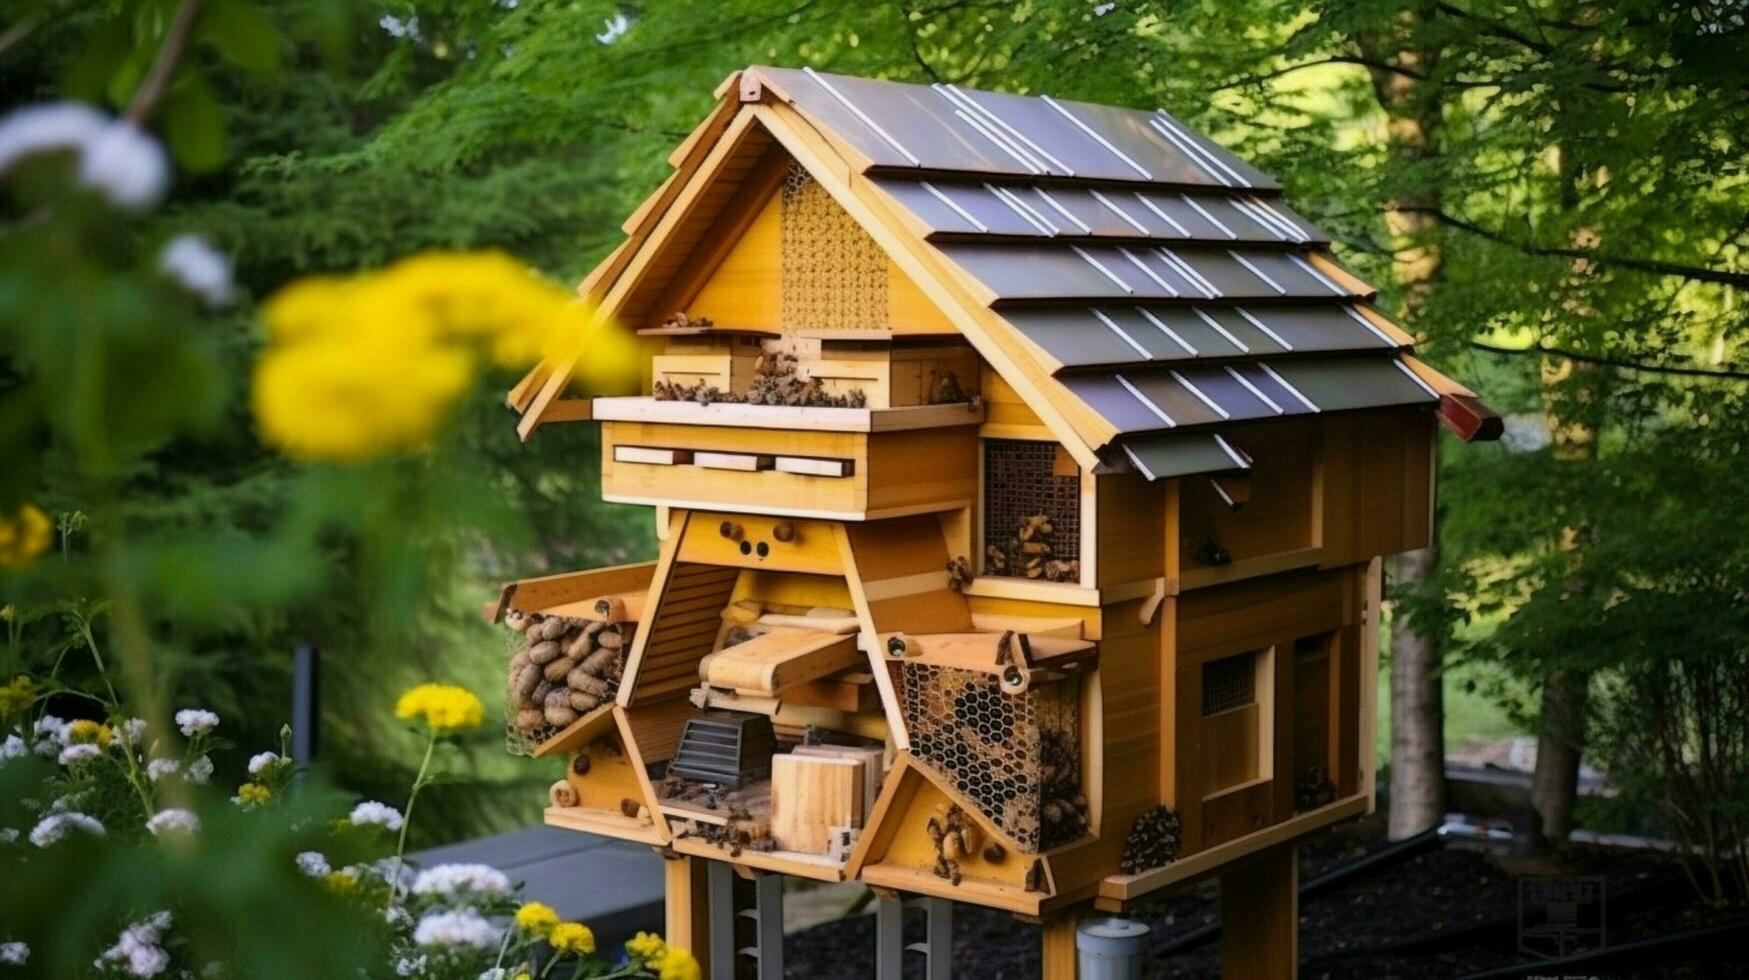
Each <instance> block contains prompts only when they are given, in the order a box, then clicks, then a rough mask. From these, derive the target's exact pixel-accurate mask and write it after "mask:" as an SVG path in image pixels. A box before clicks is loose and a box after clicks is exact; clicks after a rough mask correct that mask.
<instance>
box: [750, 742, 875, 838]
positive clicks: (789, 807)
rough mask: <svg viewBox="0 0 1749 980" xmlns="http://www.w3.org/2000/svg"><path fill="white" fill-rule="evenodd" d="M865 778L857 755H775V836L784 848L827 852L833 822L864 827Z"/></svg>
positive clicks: (773, 766)
mask: <svg viewBox="0 0 1749 980" xmlns="http://www.w3.org/2000/svg"><path fill="white" fill-rule="evenodd" d="M863 780H864V776H863V764H862V763H861V762H858V761H857V760H855V759H845V758H839V757H835V756H815V755H776V756H772V758H771V837H772V840H773V841H774V842H776V844H777V846H778V848H779V849H780V850H785V851H803V852H806V853H808V854H825V853H827V852H828V851H829V850H830V849H831V844H832V828H833V827H860V826H862V812H863V804H862V787H863Z"/></svg>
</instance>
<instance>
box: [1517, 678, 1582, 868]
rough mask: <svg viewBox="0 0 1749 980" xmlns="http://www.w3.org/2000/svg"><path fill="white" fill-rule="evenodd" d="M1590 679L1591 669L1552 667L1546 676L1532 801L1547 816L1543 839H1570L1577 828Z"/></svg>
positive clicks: (1554, 841) (1531, 793) (1542, 815)
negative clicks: (1575, 818)
mask: <svg viewBox="0 0 1749 980" xmlns="http://www.w3.org/2000/svg"><path fill="white" fill-rule="evenodd" d="M1589 681H1590V677H1589V675H1588V674H1587V673H1584V672H1577V671H1567V670H1551V671H1549V672H1548V674H1547V675H1546V676H1545V677H1544V678H1543V691H1542V710H1541V724H1540V725H1539V726H1538V732H1537V739H1536V773H1535V775H1533V776H1532V777H1531V782H1530V803H1531V806H1533V807H1535V808H1536V812H1537V816H1539V817H1541V818H1542V820H1541V823H1542V836H1543V839H1544V840H1545V841H1548V842H1550V843H1557V842H1560V841H1564V840H1566V839H1567V835H1568V834H1570V833H1572V832H1573V804H1574V803H1575V802H1576V801H1577V800H1578V798H1579V759H1580V757H1581V755H1582V754H1583V752H1584V747H1585V709H1586V702H1587V700H1588V698H1589V691H1588V688H1589Z"/></svg>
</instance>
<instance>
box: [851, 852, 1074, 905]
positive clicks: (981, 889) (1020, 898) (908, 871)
mask: <svg viewBox="0 0 1749 980" xmlns="http://www.w3.org/2000/svg"><path fill="white" fill-rule="evenodd" d="M857 877H859V878H861V879H862V880H863V881H866V882H868V883H869V884H870V885H874V886H876V887H879V888H891V889H893V890H894V891H900V892H908V893H911V894H918V895H933V896H935V897H938V898H949V899H953V900H954V901H958V902H969V903H971V904H973V905H984V906H988V907H990V908H998V909H1002V910H1004V911H1008V912H1017V913H1019V914H1021V915H1038V914H1039V913H1040V912H1042V911H1044V906H1045V903H1046V902H1047V901H1048V900H1049V898H1050V896H1048V895H1046V894H1044V893H1043V892H1028V891H1022V890H1020V889H1018V888H1010V887H1008V886H1006V885H998V884H993V883H990V882H983V881H978V880H976V879H974V878H963V879H961V880H960V883H959V884H957V885H956V884H954V883H953V882H951V881H948V880H947V879H946V878H938V877H936V876H935V875H933V874H931V873H929V872H927V871H920V870H918V869H916V868H911V867H907V866H905V865H901V864H893V863H889V862H885V861H883V862H881V863H879V864H869V865H864V866H863V869H862V873H861V874H859V875H858V876H857Z"/></svg>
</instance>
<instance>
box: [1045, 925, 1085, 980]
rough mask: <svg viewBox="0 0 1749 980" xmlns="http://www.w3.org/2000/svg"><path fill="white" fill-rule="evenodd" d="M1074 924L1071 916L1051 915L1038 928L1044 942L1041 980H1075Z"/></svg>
mask: <svg viewBox="0 0 1749 980" xmlns="http://www.w3.org/2000/svg"><path fill="white" fill-rule="evenodd" d="M1075 924H1076V922H1075V917H1074V916H1073V915H1053V916H1051V917H1050V918H1047V919H1045V922H1044V925H1043V926H1041V927H1040V928H1039V932H1040V933H1041V934H1042V937H1043V941H1044V955H1043V956H1042V957H1041V965H1042V969H1041V970H1040V971H1039V975H1040V976H1041V977H1042V978H1043V980H1075V973H1076V967H1077V954H1076V952H1075Z"/></svg>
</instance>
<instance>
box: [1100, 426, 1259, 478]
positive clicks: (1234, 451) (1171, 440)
mask: <svg viewBox="0 0 1749 980" xmlns="http://www.w3.org/2000/svg"><path fill="white" fill-rule="evenodd" d="M1119 445H1120V448H1122V449H1123V451H1124V455H1125V456H1127V457H1128V458H1129V460H1130V462H1131V463H1132V464H1133V465H1134V466H1135V467H1136V469H1137V470H1138V471H1140V472H1141V474H1142V475H1143V476H1144V477H1147V478H1148V479H1149V480H1169V479H1172V478H1174V477H1180V476H1198V475H1202V474H1213V473H1233V472H1241V471H1244V470H1248V469H1250V468H1251V458H1250V457H1249V456H1246V455H1245V453H1244V452H1243V451H1242V450H1240V449H1239V447H1237V446H1235V445H1233V444H1232V443H1231V442H1229V441H1227V439H1225V438H1224V437H1222V436H1221V435H1220V434H1219V433H1215V432H1183V433H1177V432H1167V433H1160V434H1157V435H1146V436H1135V437H1132V438H1128V439H1125V440H1123V442H1122V443H1120V444H1119Z"/></svg>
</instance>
